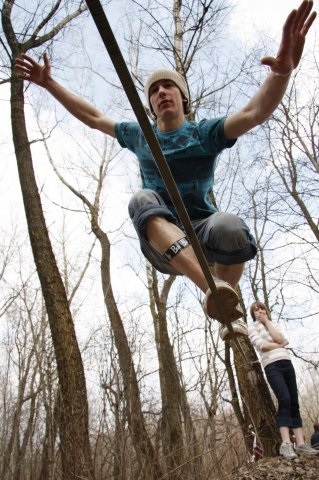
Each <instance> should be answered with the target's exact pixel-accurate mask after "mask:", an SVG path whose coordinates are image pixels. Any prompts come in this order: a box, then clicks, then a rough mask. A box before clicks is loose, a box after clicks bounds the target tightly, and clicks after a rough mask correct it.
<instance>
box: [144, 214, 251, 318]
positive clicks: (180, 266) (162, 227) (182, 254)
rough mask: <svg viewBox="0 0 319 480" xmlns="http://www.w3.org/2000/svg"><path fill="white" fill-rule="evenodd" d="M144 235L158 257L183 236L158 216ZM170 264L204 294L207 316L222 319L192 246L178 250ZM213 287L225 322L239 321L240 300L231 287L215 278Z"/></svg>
mask: <svg viewBox="0 0 319 480" xmlns="http://www.w3.org/2000/svg"><path fill="white" fill-rule="evenodd" d="M146 235H147V238H148V241H149V242H150V244H151V245H152V247H153V248H154V249H155V250H157V251H158V252H159V253H160V254H161V255H164V254H165V252H166V251H167V250H168V249H169V248H170V247H171V246H172V245H174V243H175V242H176V241H178V240H179V239H181V238H184V237H185V234H184V232H183V231H182V230H181V229H180V228H179V227H178V226H177V225H175V224H172V223H171V222H169V221H167V220H166V219H165V218H163V217H157V216H153V217H149V218H148V220H147V223H146ZM170 264H171V266H172V267H173V268H174V269H175V270H176V271H177V272H178V273H180V274H183V275H186V276H187V277H188V278H190V279H191V280H192V281H193V282H194V283H195V284H196V285H197V286H198V287H199V288H200V289H201V290H202V291H203V292H204V293H205V294H206V300H207V299H208V300H207V301H206V300H205V303H204V307H205V310H206V313H207V314H208V315H209V316H210V317H212V318H214V319H216V320H221V317H220V314H221V312H220V310H219V307H218V305H216V302H215V298H214V297H213V296H212V295H211V294H210V291H209V289H208V283H207V280H206V277H205V276H204V274H203V271H202V269H201V266H200V264H199V262H198V259H197V257H196V255H195V252H194V250H193V247H192V246H191V245H188V246H187V247H185V248H183V249H181V250H179V251H178V253H177V254H176V255H174V256H173V257H172V259H171V260H170ZM224 270H225V271H226V270H227V271H228V270H231V268H230V266H227V268H225V269H224ZM238 270H239V269H238V268H237V266H236V278H237V277H238ZM242 270H243V268H241V271H242ZM229 276H230V274H229ZM238 280H239V278H238ZM215 284H216V287H217V291H218V294H219V295H220V297H219V298H220V300H221V303H222V304H223V307H224V312H223V313H224V314H225V315H226V316H227V320H229V321H234V320H236V319H238V318H240V317H241V316H242V310H241V309H238V307H237V306H238V303H239V299H238V295H237V293H236V291H235V290H234V288H232V287H231V285H228V284H227V283H225V282H224V281H222V282H220V281H218V278H217V279H216V278H215Z"/></svg>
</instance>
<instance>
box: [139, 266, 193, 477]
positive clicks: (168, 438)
mask: <svg viewBox="0 0 319 480" xmlns="http://www.w3.org/2000/svg"><path fill="white" fill-rule="evenodd" d="M147 278H148V287H149V296H150V307H151V312H152V316H153V321H154V328H155V340H156V348H157V354H158V359H159V376H160V386H161V396H162V421H161V430H162V438H161V442H162V446H163V453H164V459H165V462H166V466H167V471H168V473H167V478H169V479H172V480H173V479H177V478H180V477H181V476H182V477H183V478H185V479H187V478H192V479H196V478H198V479H200V478H202V471H201V468H202V464H201V458H200V456H199V455H198V450H197V439H196V434H195V430H194V428H193V423H192V419H191V415H190V411H189V406H188V401H187V397H186V392H185V390H184V389H183V387H182V384H181V379H180V375H179V373H178V368H177V365H176V360H175V357H174V352H173V347H172V345H171V342H170V339H169V335H168V330H167V318H166V309H167V299H168V294H169V291H170V289H171V286H172V284H173V281H174V279H175V277H173V276H170V277H168V279H167V280H165V282H164V285H163V288H162V291H161V293H159V290H158V280H157V273H156V271H155V269H154V268H153V267H151V266H150V265H149V264H147ZM182 420H183V421H184V425H183V422H182ZM184 432H185V433H184Z"/></svg>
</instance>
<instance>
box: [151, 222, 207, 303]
mask: <svg viewBox="0 0 319 480" xmlns="http://www.w3.org/2000/svg"><path fill="white" fill-rule="evenodd" d="M146 235H147V238H148V241H149V242H150V244H151V245H152V246H153V247H154V248H155V250H157V251H158V252H159V253H160V254H161V255H163V254H164V253H165V252H166V251H167V250H168V249H169V247H170V246H171V245H173V244H174V243H175V242H176V241H177V240H179V239H180V238H184V237H185V233H184V232H183V231H182V230H181V229H180V228H179V227H178V226H177V225H174V224H173V223H171V222H168V221H167V220H166V219H165V218H162V217H150V218H149V219H148V220H147V224H146ZM170 264H171V265H172V267H173V268H174V269H175V270H176V271H177V272H179V273H180V274H182V275H186V276H187V277H188V278H190V279H191V280H192V281H193V282H194V283H195V284H196V285H197V286H198V287H199V288H200V289H201V290H202V291H203V292H204V293H206V291H207V289H208V284H207V281H206V278H205V276H204V274H203V271H202V269H201V267H200V265H199V263H198V260H197V257H196V255H195V253H194V250H193V247H192V246H191V245H188V246H187V247H186V248H184V249H182V250H180V251H179V252H178V253H177V255H175V256H174V257H173V258H172V259H171V260H170Z"/></svg>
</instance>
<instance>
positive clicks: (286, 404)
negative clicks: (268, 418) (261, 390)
mask: <svg viewBox="0 0 319 480" xmlns="http://www.w3.org/2000/svg"><path fill="white" fill-rule="evenodd" d="M265 373H266V377H267V380H268V383H269V385H270V386H271V388H272V390H273V392H274V394H275V395H276V398H277V400H278V411H277V416H276V420H277V425H278V427H289V428H299V427H302V420H301V417H300V412H299V402H298V391H297V382H296V374H295V369H294V367H293V364H292V363H291V361H290V360H278V361H277V362H273V363H271V364H269V365H267V366H266V367H265Z"/></svg>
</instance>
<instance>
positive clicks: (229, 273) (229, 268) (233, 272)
mask: <svg viewBox="0 0 319 480" xmlns="http://www.w3.org/2000/svg"><path fill="white" fill-rule="evenodd" d="M244 268H245V264H244V263H237V264H234V265H222V264H221V263H215V265H214V267H213V272H214V275H215V276H216V277H217V278H220V279H221V280H224V282H228V283H229V284H230V285H231V286H232V287H233V288H236V287H237V286H238V283H239V280H240V279H241V276H242V274H243V272H244Z"/></svg>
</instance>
